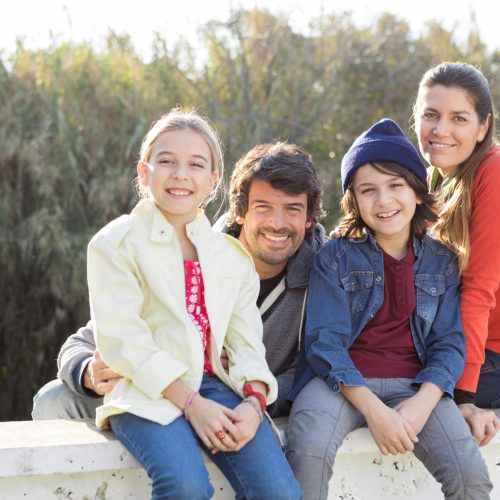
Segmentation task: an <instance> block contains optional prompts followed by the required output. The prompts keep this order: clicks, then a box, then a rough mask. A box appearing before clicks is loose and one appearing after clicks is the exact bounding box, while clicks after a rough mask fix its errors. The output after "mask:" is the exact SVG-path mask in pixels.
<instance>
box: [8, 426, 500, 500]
mask: <svg viewBox="0 0 500 500" xmlns="http://www.w3.org/2000/svg"><path fill="white" fill-rule="evenodd" d="M277 424H278V427H279V428H280V429H281V430H282V431H283V429H284V427H285V426H286V419H280V420H278V422H277ZM482 453H483V457H484V459H485V460H486V463H487V464H488V468H489V471H490V476H491V479H492V481H493V483H494V484H495V489H494V490H493V493H492V496H491V498H492V499H494V500H500V435H499V436H496V438H495V439H494V440H493V441H492V442H491V443H490V444H489V445H488V446H486V447H484V448H483V449H482ZM206 461H207V468H208V471H209V474H210V478H211V481H212V484H213V485H214V488H215V491H216V495H215V498H217V499H219V500H225V499H230V498H234V493H233V490H232V488H231V487H230V485H229V483H228V482H227V481H226V479H225V478H224V477H223V476H222V474H220V473H219V471H218V469H217V468H216V467H215V465H214V464H213V463H212V462H211V461H210V459H208V457H207V460H206ZM0 484H1V488H0V500H16V499H36V500H40V499H42V500H44V499H84V500H90V499H99V500H104V499H107V500H110V499H111V500H112V499H117V500H122V499H138V500H139V499H140V500H142V499H146V498H149V497H150V494H151V485H150V481H149V478H148V477H147V474H146V473H145V471H144V470H143V469H142V468H141V467H140V466H139V464H138V463H137V462H136V460H135V459H134V458H133V457H132V456H131V455H130V454H129V453H128V452H127V450H125V448H124V447H123V446H122V445H121V443H120V442H119V441H117V440H116V439H115V437H114V436H113V434H112V433H111V432H108V431H97V430H96V428H95V426H94V424H93V422H91V421H87V420H81V421H65V420H51V421H49V420H47V421H37V422H31V421H26V422H3V423H0ZM330 490H331V493H330V497H329V498H330V499H344V500H345V499H360V498H363V499H371V498H373V499H381V498H393V499H397V498H401V499H403V498H404V499H408V498H410V499H422V500H424V499H425V500H428V499H430V498H432V499H439V498H443V495H442V494H441V492H440V488H439V485H438V483H437V482H436V481H435V480H434V479H433V478H432V476H430V474H429V473H428V472H427V471H426V469H425V468H424V467H423V466H422V464H421V463H420V462H419V461H418V460H417V459H416V458H415V457H414V455H413V454H412V453H407V454H405V455H398V456H388V457H387V456H383V455H381V454H380V453H379V452H378V449H377V447H376V445H375V443H374V442H373V440H372V438H371V436H370V433H369V431H368V429H366V428H364V429H358V430H356V431H354V432H352V433H351V434H349V436H348V437H347V438H346V440H345V442H344V444H343V445H342V447H341V448H340V450H339V453H338V455H337V460H336V464H335V470H334V476H333V478H332V482H331V485H330Z"/></svg>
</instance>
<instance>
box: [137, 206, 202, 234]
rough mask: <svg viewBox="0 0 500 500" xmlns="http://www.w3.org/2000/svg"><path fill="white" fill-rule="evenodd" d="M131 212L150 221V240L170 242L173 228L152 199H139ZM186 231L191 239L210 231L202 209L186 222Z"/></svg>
mask: <svg viewBox="0 0 500 500" xmlns="http://www.w3.org/2000/svg"><path fill="white" fill-rule="evenodd" d="M132 214H134V215H137V216H138V217H142V218H145V219H147V220H149V221H150V223H151V231H150V233H149V240H150V241H151V242H153V243H170V242H171V241H172V238H173V237H174V234H175V229H174V227H173V226H172V225H171V224H170V223H169V222H168V220H167V219H166V218H165V216H164V215H163V214H162V213H161V211H160V210H159V209H158V207H157V206H156V204H155V203H154V201H153V200H151V199H144V200H141V201H139V203H137V205H136V206H135V208H134V209H133V210H132ZM186 232H187V235H188V237H189V239H191V240H193V239H197V238H198V237H200V236H203V235H205V234H207V233H211V232H212V229H211V226H210V221H209V220H208V219H207V217H206V215H205V213H204V211H203V210H201V209H199V210H198V213H197V214H196V217H195V219H193V220H192V221H191V222H189V223H188V224H186Z"/></svg>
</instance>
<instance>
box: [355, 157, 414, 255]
mask: <svg viewBox="0 0 500 500" xmlns="http://www.w3.org/2000/svg"><path fill="white" fill-rule="evenodd" d="M352 189H353V190H354V196H355V198H356V203H357V205H358V210H359V213H360V216H361V218H362V219H363V221H364V222H365V224H366V225H367V226H368V227H369V228H370V229H371V230H372V231H373V233H374V234H375V237H376V239H377V243H378V244H379V246H380V247H381V248H383V249H384V250H385V251H386V252H388V253H391V250H392V251H395V250H401V249H403V248H405V247H406V246H407V245H408V241H409V238H410V225H411V220H412V218H413V215H414V214H415V209H416V207H417V204H419V203H422V200H421V199H420V198H419V197H417V195H416V194H415V191H413V189H412V188H411V187H410V186H409V184H408V183H407V182H406V180H405V179H404V178H403V177H399V176H397V175H395V174H392V173H382V172H379V171H378V170H377V169H375V168H374V167H373V166H372V165H370V164H366V165H363V166H362V167H359V168H358V169H357V170H356V172H355V174H354V178H353V181H352Z"/></svg>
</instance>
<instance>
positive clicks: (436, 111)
mask: <svg viewBox="0 0 500 500" xmlns="http://www.w3.org/2000/svg"><path fill="white" fill-rule="evenodd" d="M425 111H433V112H434V113H439V111H438V110H437V109H434V108H432V107H431V106H428V107H426V108H425ZM452 113H453V114H454V115H471V113H469V111H465V110H464V111H452Z"/></svg>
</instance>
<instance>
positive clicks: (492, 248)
mask: <svg viewBox="0 0 500 500" xmlns="http://www.w3.org/2000/svg"><path fill="white" fill-rule="evenodd" d="M499 200H500V151H499V152H497V153H496V154H494V155H492V156H490V157H489V158H487V159H486V160H485V161H484V163H483V164H482V165H481V166H480V167H479V170H478V172H477V174H476V178H475V179H474V181H473V197H472V214H471V218H470V224H469V235H470V257H469V263H468V265H467V269H466V270H465V272H464V273H463V275H462V293H461V315H462V323H463V327H464V331H465V337H466V345H467V349H466V359H465V368H464V371H463V374H462V376H461V377H460V379H459V380H458V382H457V388H458V389H463V390H465V391H469V392H471V393H475V392H476V388H477V382H478V379H479V370H480V368H481V365H482V363H483V361H484V348H485V344H486V339H487V338H488V322H489V319H490V314H491V311H492V310H493V309H494V308H495V306H496V307H500V306H499V305H497V304H496V298H495V294H496V293H497V290H498V287H499V285H500V201H499Z"/></svg>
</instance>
